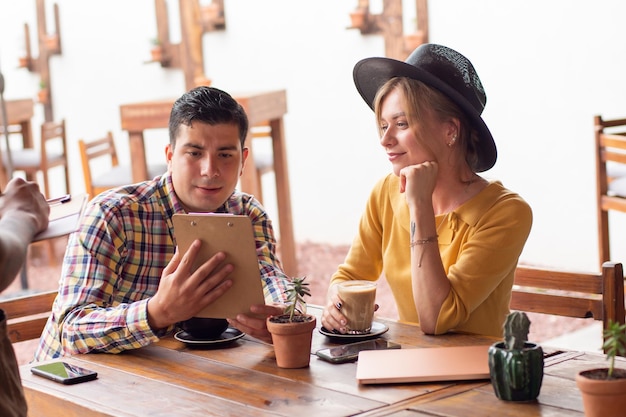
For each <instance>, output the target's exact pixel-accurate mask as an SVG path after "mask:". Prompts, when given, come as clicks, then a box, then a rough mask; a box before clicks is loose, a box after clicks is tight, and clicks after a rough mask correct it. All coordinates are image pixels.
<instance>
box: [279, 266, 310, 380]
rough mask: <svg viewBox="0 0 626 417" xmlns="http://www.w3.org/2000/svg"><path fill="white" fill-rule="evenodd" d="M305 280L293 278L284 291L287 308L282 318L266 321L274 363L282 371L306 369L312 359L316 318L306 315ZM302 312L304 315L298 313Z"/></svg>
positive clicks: (306, 285)
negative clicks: (271, 343)
mask: <svg viewBox="0 0 626 417" xmlns="http://www.w3.org/2000/svg"><path fill="white" fill-rule="evenodd" d="M305 279H306V277H302V278H294V279H293V280H292V281H291V282H290V283H289V286H288V288H287V307H286V308H285V311H284V313H283V314H281V315H279V316H271V317H268V318H267V329H268V330H269V332H270V333H271V334H272V342H273V344H274V353H275V354H276V363H277V364H278V366H279V367H281V368H305V367H307V366H309V361H310V359H311V341H312V338H313V329H315V324H316V319H315V316H312V315H310V314H306V302H305V300H304V297H305V296H310V295H311V292H310V290H309V283H308V282H304V280H305ZM301 310H304V311H301Z"/></svg>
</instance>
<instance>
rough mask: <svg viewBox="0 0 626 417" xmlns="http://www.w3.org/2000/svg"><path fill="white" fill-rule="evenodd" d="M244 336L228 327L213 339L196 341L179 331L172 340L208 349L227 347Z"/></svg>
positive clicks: (196, 339)
mask: <svg viewBox="0 0 626 417" xmlns="http://www.w3.org/2000/svg"><path fill="white" fill-rule="evenodd" d="M245 335H246V334H245V333H243V332H242V331H240V330H238V329H235V328H234V327H229V328H228V329H226V330H224V332H223V333H222V334H221V335H219V336H218V337H216V338H214V339H198V338H195V337H193V336H192V335H190V334H189V333H187V332H185V331H184V330H181V331H179V332H177V333H176V334H175V335H174V338H175V339H176V340H178V341H179V342H183V343H186V344H187V345H188V346H190V347H209V348H216V347H221V346H224V345H228V344H229V343H232V342H234V341H235V340H237V339H241V338H242V337H244V336H245Z"/></svg>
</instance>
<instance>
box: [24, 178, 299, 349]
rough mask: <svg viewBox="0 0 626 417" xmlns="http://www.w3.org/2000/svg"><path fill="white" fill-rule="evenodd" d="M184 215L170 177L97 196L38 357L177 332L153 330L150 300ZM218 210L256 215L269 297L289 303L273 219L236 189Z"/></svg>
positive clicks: (126, 345)
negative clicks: (179, 215) (177, 220)
mask: <svg viewBox="0 0 626 417" xmlns="http://www.w3.org/2000/svg"><path fill="white" fill-rule="evenodd" d="M184 212H185V211H184V209H183V207H182V205H181V204H180V202H179V201H178V200H177V197H176V194H175V193H174V190H173V186H172V180H171V176H170V175H169V174H164V175H163V176H161V177H157V178H155V179H154V180H151V181H146V182H143V183H139V184H134V185H129V186H125V187H120V188H116V189H113V190H110V191H107V192H105V193H103V194H100V195H99V196H97V197H96V198H95V199H94V200H93V201H92V202H91V203H90V204H89V206H88V207H87V209H86V211H85V214H84V217H83V219H82V222H81V226H80V228H79V230H78V231H76V232H74V233H73V234H72V235H71V236H70V238H69V242H68V246H67V250H66V253H65V257H64V261H63V268H62V274H61V279H60V284H59V293H58V295H57V297H56V300H55V302H54V305H53V309H52V314H51V316H50V318H49V319H48V322H47V324H46V327H45V329H44V331H43V333H42V336H41V339H40V341H39V346H38V348H37V351H36V352H35V360H37V361H38V360H45V359H49V358H54V357H59V356H63V355H68V354H77V353H88V352H109V353H119V352H121V351H123V350H127V349H134V348H139V347H142V346H146V345H148V344H150V343H152V342H155V341H157V340H159V338H160V337H163V336H164V335H166V334H169V333H171V332H172V331H173V330H174V326H170V327H169V328H167V329H162V330H160V331H158V332H154V331H153V330H152V329H151V328H150V326H149V325H148V318H147V305H148V299H149V298H150V297H152V296H153V295H154V294H155V293H156V291H157V288H158V285H159V282H160V280H161V274H162V272H163V269H164V268H165V266H166V265H167V264H168V263H169V261H170V260H171V258H172V257H173V255H174V251H175V247H176V246H175V245H176V239H175V236H174V235H173V226H172V216H173V215H174V214H175V213H184ZM217 212H222V213H232V214H238V215H247V216H250V218H251V219H252V224H253V228H254V234H255V240H256V247H257V254H258V260H259V269H260V272H261V280H262V284H263V290H264V295H265V300H266V302H268V303H271V302H285V298H284V295H283V294H284V290H285V287H286V285H287V283H288V281H289V278H288V277H287V276H286V275H285V273H284V272H283V271H282V266H281V264H280V261H279V260H278V258H277V257H276V253H275V252H276V239H275V237H274V231H273V228H272V224H271V221H270V219H269V218H268V216H267V213H265V211H264V209H263V207H262V206H261V205H260V203H259V202H258V201H257V200H255V199H254V197H252V196H251V195H248V194H245V193H240V192H234V193H233V194H232V195H231V196H230V197H229V199H228V200H227V201H226V202H225V203H224V205H223V206H222V207H220V209H218V210H217Z"/></svg>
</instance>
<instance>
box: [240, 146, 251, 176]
mask: <svg viewBox="0 0 626 417" xmlns="http://www.w3.org/2000/svg"><path fill="white" fill-rule="evenodd" d="M249 153H250V151H249V149H248V148H243V149H242V150H241V170H240V171H239V176H240V177H241V176H242V175H243V170H244V168H245V167H246V161H247V160H248V154H249Z"/></svg>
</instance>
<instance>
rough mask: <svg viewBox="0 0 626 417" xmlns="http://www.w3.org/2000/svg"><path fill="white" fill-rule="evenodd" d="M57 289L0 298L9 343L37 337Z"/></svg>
mask: <svg viewBox="0 0 626 417" xmlns="http://www.w3.org/2000/svg"><path fill="white" fill-rule="evenodd" d="M56 295H57V291H48V292H42V293H39V294H34V295H25V296H21V297H16V298H10V299H6V300H0V309H2V310H4V313H5V314H6V316H7V318H8V320H7V331H8V333H9V339H10V340H11V343H17V342H23V341H25V340H32V339H39V337H40V336H41V333H42V331H43V328H44V327H45V325H46V321H48V317H49V316H50V314H51V312H52V304H53V303H54V299H55V297H56Z"/></svg>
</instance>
